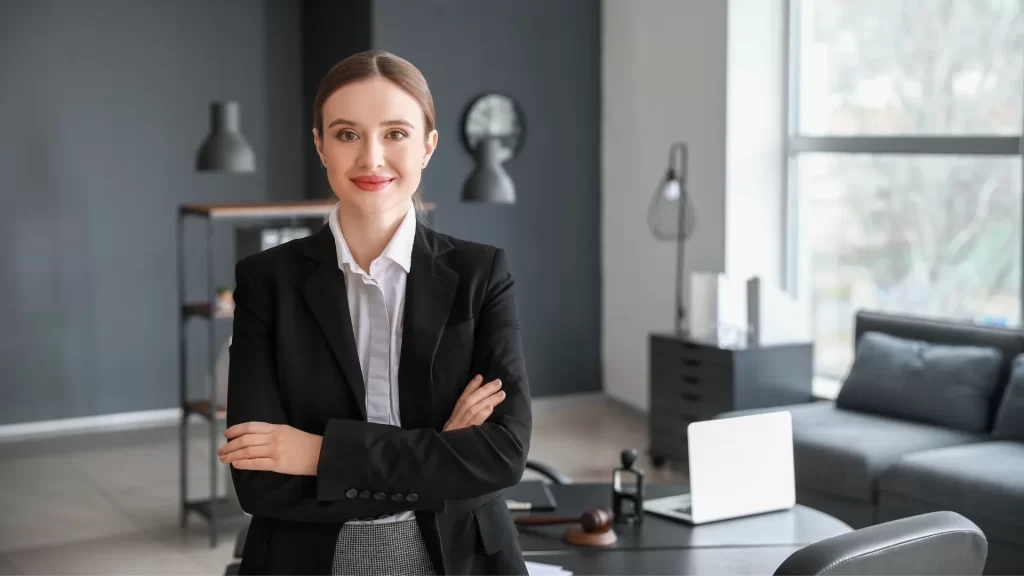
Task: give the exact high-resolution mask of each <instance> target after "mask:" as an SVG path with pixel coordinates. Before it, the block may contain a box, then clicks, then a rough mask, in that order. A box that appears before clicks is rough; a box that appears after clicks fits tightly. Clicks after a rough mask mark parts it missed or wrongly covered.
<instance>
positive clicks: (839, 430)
mask: <svg viewBox="0 0 1024 576" xmlns="http://www.w3.org/2000/svg"><path fill="white" fill-rule="evenodd" d="M865 335H867V337H866V336H865ZM855 336H856V342H857V344H856V346H855V349H856V360H855V361H854V366H853V368H851V371H850V374H849V376H848V378H847V380H846V383H845V384H844V388H843V390H842V391H841V392H840V395H839V397H838V398H837V399H836V401H834V402H814V403H809V404H800V405H794V406H786V407H783V408H770V409H761V410H748V411H742V412H729V413H726V414H721V415H719V416H718V417H719V418H722V417H728V416H735V415H740V414H749V413H753V412H768V411H773V410H780V409H781V410H788V411H789V412H790V413H791V414H792V416H793V442H794V459H795V467H796V485H797V501H798V502H800V503H801V504H804V505H806V506H809V507H812V508H815V509H818V510H821V511H823V512H826V513H829V514H831V515H833V516H835V517H836V518H839V519H840V520H843V521H844V522H846V523H847V524H850V525H851V526H853V527H855V528H860V527H865V526H869V525H873V524H877V523H881V522H886V521H889V520H894V519H898V518H906V517H909V516H914V515H918V514H924V513H928V512H935V511H942V510H949V511H953V512H957V513H960V514H962V515H964V516H966V517H967V518H969V519H970V520H972V521H973V522H974V523H976V524H977V525H978V526H979V527H980V528H981V529H982V530H983V531H984V533H985V535H986V537H987V538H988V541H989V554H988V563H987V565H986V569H985V571H986V573H989V574H1000V573H1015V574H1021V573H1024V356H1021V357H1020V358H1018V355H1020V354H1024V331H1021V330H1014V329H1005V328H996V327H986V326H977V325H970V324H960V323H952V322H944V321H937V320H930V319H922V318H915V317H907V316H893V315H887V314H878V313H871V312H860V313H858V314H857V317H856V335H855ZM887 336H891V337H896V338H895V339H893V338H889V339H888V340H886V338H887ZM897 339H901V340H897ZM910 341H916V342H918V344H916V346H917V347H916V348H915V347H912V346H911V347H908V344H907V342H910ZM865 342H867V344H865ZM923 343H928V344H923ZM901 346H902V348H901ZM936 346H937V347H936ZM951 347H955V348H951ZM965 347H970V348H965ZM933 349H934V350H938V352H935V351H934V350H933ZM965 351H966V352H965ZM997 351H998V352H997ZM950 358H952V360H951V359H950ZM1015 360H1017V361H1016V362H1015ZM904 377H905V378H904ZM847 387H849V388H847Z"/></svg>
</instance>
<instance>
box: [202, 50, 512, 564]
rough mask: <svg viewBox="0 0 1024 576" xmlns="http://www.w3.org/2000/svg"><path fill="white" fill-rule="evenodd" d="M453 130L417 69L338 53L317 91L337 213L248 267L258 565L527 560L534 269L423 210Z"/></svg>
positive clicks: (238, 481)
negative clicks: (523, 492) (444, 136)
mask: <svg viewBox="0 0 1024 576" xmlns="http://www.w3.org/2000/svg"><path fill="white" fill-rule="evenodd" d="M437 142H438V134H437V130H436V129H435V123H434V104H433V100H432V98H431V96H430V91H429V89H428V88H427V83H426V80H425V79H424V78H423V76H422V74H420V72H419V70H417V69H416V68H415V67H414V66H413V65H412V64H410V63H409V62H407V61H405V60H403V59H401V58H399V57H397V56H395V55H393V54H389V53H386V52H366V53H361V54H357V55H355V56H352V57H350V58H347V59H345V60H343V61H342V62H340V63H338V64H337V65H336V66H335V67H334V68H333V69H332V70H331V71H330V72H329V73H328V74H327V76H326V77H325V78H324V80H323V82H322V83H321V86H320V89H319V91H318V93H317V96H316V100H315V103H314V126H313V144H314V146H315V147H316V150H317V153H318V155H319V156H320V161H321V162H322V164H323V166H324V168H325V170H326V176H327V179H328V181H329V182H330V185H331V188H332V190H333V191H334V194H335V196H336V197H337V200H338V203H337V206H336V208H335V210H333V211H332V212H331V215H330V218H329V222H328V224H327V225H325V226H324V227H323V228H322V229H321V230H320V232H318V233H317V234H314V235H312V236H309V237H306V238H302V239H299V240H295V241H292V242H288V243H285V244H282V245H280V246H277V247H274V248H271V249H269V250H266V251H264V252H261V253H259V254H256V255H254V256H251V257H249V258H246V259H244V260H242V261H240V262H239V263H238V264H237V266H236V268H235V275H236V289H235V292H234V299H235V316H234V332H233V335H232V344H231V365H230V370H229V372H230V374H229V378H228V380H229V383H228V402H227V423H228V429H227V430H226V431H225V433H224V435H225V436H226V437H227V438H228V440H229V441H228V443H227V444H226V445H225V446H223V447H222V448H221V449H220V451H219V456H220V459H221V461H222V462H225V463H230V464H231V467H232V479H233V481H234V485H235V489H236V493H237V494H238V499H239V502H240V503H241V505H242V508H243V509H245V510H246V511H247V512H249V513H250V514H252V516H253V518H252V523H251V525H250V527H249V532H248V535H247V537H246V542H245V550H244V552H243V557H242V564H241V567H240V571H241V573H263V574H267V573H280V574H284V573H288V574H296V573H302V574H377V573H388V574H397V573H403V574H404V573H416V574H434V573H438V574H440V573H447V574H493V573H502V574H509V573H517V574H525V573H526V565H525V563H524V562H523V558H522V553H521V551H520V549H519V545H518V540H517V539H516V537H515V526H514V525H513V523H512V518H511V516H510V515H509V512H508V510H507V508H506V506H505V503H504V501H503V500H502V499H501V498H500V493H499V492H500V490H501V489H502V488H505V487H507V486H511V485H512V484H515V483H516V482H518V481H519V479H520V477H521V476H522V473H523V469H524V467H525V463H526V455H527V453H528V452H529V445H530V435H531V422H532V415H531V410H530V393H529V385H528V383H527V377H526V365H525V360H524V359H523V353H522V342H521V338H520V328H519V316H518V312H517V309H516V302H515V296H514V291H513V287H514V282H513V280H512V276H511V275H510V274H509V272H508V266H507V263H506V261H505V254H504V252H503V251H502V250H501V249H500V248H495V247H493V246H485V245H482V244H476V243H473V242H467V241H464V240H459V239H457V238H452V237H450V236H447V235H444V234H440V233H438V232H435V231H433V230H431V229H430V228H428V227H426V226H424V225H423V224H422V223H421V222H420V221H419V218H418V217H417V214H418V212H417V210H416V208H415V204H416V202H417V201H418V197H419V189H420V181H421V178H422V172H423V169H424V168H425V167H426V166H427V164H428V163H429V162H430V157H431V155H432V154H433V153H434V150H435V149H436V147H437ZM346 304H347V305H346Z"/></svg>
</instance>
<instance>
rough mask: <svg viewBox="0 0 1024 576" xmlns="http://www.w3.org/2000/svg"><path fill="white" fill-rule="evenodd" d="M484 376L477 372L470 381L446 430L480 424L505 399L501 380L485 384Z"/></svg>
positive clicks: (447, 423) (445, 426) (456, 404)
mask: <svg viewBox="0 0 1024 576" xmlns="http://www.w3.org/2000/svg"><path fill="white" fill-rule="evenodd" d="M483 381H484V377H483V376H481V375H479V374H477V375H476V377H475V378H473V379H472V380H470V381H469V385H468V386H466V389H465V390H464V391H463V392H462V396H459V400H458V402H456V403H455V410H453V411H452V416H451V418H449V419H448V422H445V425H444V430H443V431H444V432H447V431H449V430H458V429H460V428H469V427H470V426H479V425H481V424H483V423H484V422H485V421H486V420H487V418H489V417H490V416H491V412H493V411H494V407H495V406H497V405H498V404H500V403H501V401H502V400H504V399H505V393H504V392H503V391H502V390H501V380H491V381H490V382H488V383H487V384H483V385H481V384H482V383H483Z"/></svg>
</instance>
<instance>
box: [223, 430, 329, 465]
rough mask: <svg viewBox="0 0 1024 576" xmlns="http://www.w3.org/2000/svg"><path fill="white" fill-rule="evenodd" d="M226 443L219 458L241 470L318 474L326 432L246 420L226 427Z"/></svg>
mask: <svg viewBox="0 0 1024 576" xmlns="http://www.w3.org/2000/svg"><path fill="white" fill-rule="evenodd" d="M224 437H225V438H227V439H228V440H229V442H228V443H227V444H225V445H224V446H221V447H220V449H219V450H217V455H218V456H220V461H221V462H223V463H231V465H232V466H234V467H235V468H238V469H239V470H266V471H269V472H279V473H281V474H291V475H293V476H316V469H317V465H318V464H319V463H320V445H321V444H323V440H324V439H323V436H317V435H316V434H310V433H308V432H303V431H302V430H299V429H297V428H292V427H291V426H288V425H285V424H268V423H266V422H244V423H242V424H236V425H235V426H232V427H230V428H228V429H227V430H225V431H224Z"/></svg>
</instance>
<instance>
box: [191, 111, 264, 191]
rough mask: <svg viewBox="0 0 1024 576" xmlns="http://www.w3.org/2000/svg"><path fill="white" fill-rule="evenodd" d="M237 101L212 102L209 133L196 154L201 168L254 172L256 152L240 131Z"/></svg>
mask: <svg viewBox="0 0 1024 576" xmlns="http://www.w3.org/2000/svg"><path fill="white" fill-rule="evenodd" d="M241 123H242V122H241V110H240V108H239V106H238V102H212V103H211V104H210V134H209V135H207V137H206V139H205V140H203V144H202V145H201V146H200V147H199V152H198V154H196V170H198V171H200V172H236V173H238V172H255V171H256V156H255V155H254V154H253V152H252V147H250V146H249V143H248V142H246V140H245V136H243V135H242V131H241Z"/></svg>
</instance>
